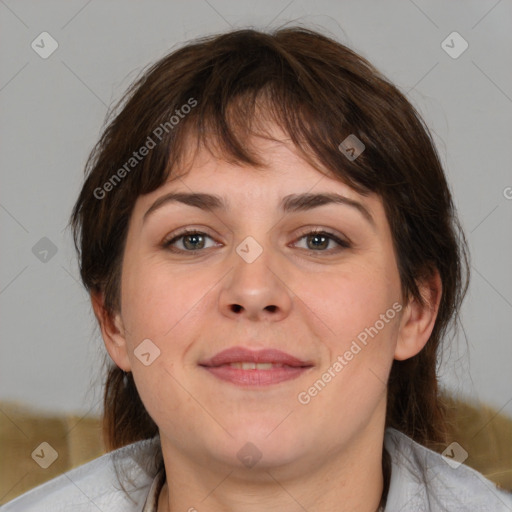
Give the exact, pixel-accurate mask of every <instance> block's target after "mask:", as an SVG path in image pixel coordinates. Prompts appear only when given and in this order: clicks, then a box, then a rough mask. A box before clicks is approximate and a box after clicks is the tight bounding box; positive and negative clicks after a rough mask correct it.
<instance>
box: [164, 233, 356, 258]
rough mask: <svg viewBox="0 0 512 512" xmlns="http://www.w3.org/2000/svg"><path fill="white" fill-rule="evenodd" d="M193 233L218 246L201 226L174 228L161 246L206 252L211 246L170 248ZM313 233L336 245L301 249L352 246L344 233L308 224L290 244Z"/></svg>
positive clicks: (327, 253)
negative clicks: (193, 248)
mask: <svg viewBox="0 0 512 512" xmlns="http://www.w3.org/2000/svg"><path fill="white" fill-rule="evenodd" d="M193 234H199V235H203V236H205V237H207V238H210V239H211V240H213V241H214V242H215V243H216V245H217V246H218V245H219V243H218V241H217V240H216V237H215V236H213V235H211V234H209V233H208V230H207V229H205V228H202V227H187V228H183V229H182V230H179V229H178V230H175V231H174V232H172V233H170V234H168V235H166V237H165V238H164V239H163V240H162V242H161V246H162V247H163V248H164V249H167V250H169V251H171V252H173V251H174V252H178V253H182V254H190V255H194V254H197V253H201V252H206V251H207V250H208V249H212V248H213V247H206V248H203V249H196V250H190V251H188V250H183V249H176V248H172V246H171V244H172V243H175V242H177V241H178V240H180V239H182V238H184V237H186V236H187V235H193ZM314 235H325V236H327V238H329V239H330V240H331V241H333V242H335V243H336V244H337V247H335V248H332V249H329V250H314V249H304V248H299V249H301V250H304V251H307V252H310V253H318V254H319V255H332V254H334V253H338V252H340V251H343V250H346V249H350V248H352V247H353V243H352V241H351V240H350V239H349V238H348V237H347V236H345V235H342V234H338V233H335V232H333V231H331V230H330V229H327V228H323V227H320V226H308V227H305V228H302V229H301V232H300V233H299V234H298V235H296V236H295V239H294V241H293V242H292V243H291V244H290V245H295V244H297V242H299V241H300V240H302V239H303V238H305V237H307V236H314Z"/></svg>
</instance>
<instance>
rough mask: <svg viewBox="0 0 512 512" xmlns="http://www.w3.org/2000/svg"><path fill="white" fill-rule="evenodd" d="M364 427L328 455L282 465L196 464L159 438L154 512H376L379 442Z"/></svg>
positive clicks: (380, 435) (380, 479) (380, 439)
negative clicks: (159, 485) (160, 476)
mask: <svg viewBox="0 0 512 512" xmlns="http://www.w3.org/2000/svg"><path fill="white" fill-rule="evenodd" d="M383 437H384V429H383V428H382V429H381V430H380V431H379V432H378V435H376V432H375V430H371V429H370V428H367V429H366V431H365V432H362V433H361V434H360V435H358V436H357V437H356V438H354V439H351V440H350V443H348V444H347V445H346V446H343V447H342V448H340V449H339V450H337V451H335V450H333V451H332V452H331V453H330V454H329V456H328V457H325V456H323V457H322V458H321V460H318V461H315V460H313V459H312V458H311V457H309V458H307V460H306V459H304V460H300V461H294V462H292V463H288V464H285V465H283V466H279V467H277V466H274V467H267V468H260V469H259V470H258V469H257V468H258V466H257V465H256V466H254V467H253V468H252V469H250V470H249V469H240V468H238V467H233V466H228V465H225V464H223V463H220V462H217V461H213V460H212V461H211V463H210V462H208V463H207V464H204V463H202V464H196V463H194V462H193V461H191V460H190V458H189V457H186V456H185V454H184V453H183V452H180V451H179V450H175V449H174V446H172V444H171V443H169V441H168V440H167V439H165V438H161V441H162V450H163V454H164V463H165V468H166V475H167V478H166V483H165V484H164V487H163V489H162V492H161V494H160V498H159V504H158V512H177V511H189V512H219V511H222V512H235V511H236V512H261V510H262V509H268V510H279V511H280V512H296V511H297V510H307V511H308V512H333V511H336V512H338V511H339V512H349V511H350V512H352V511H353V512H355V511H357V512H376V511H377V510H378V509H379V504H380V500H381V496H382V491H383V475H382V446H383Z"/></svg>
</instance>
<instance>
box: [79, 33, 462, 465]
mask: <svg viewBox="0 0 512 512" xmlns="http://www.w3.org/2000/svg"><path fill="white" fill-rule="evenodd" d="M187 104H188V105H189V106H191V108H189V109H184V108H183V110H182V106H183V105H187ZM192 105H193V108H192ZM260 107H261V108H260ZM180 112H181V113H182V114H183V113H184V112H188V113H186V115H179V114H180ZM112 114H113V115H112V117H113V119H112V120H111V121H110V123H109V124H108V126H107V127H106V129H105V131H104V133H103V135H102V137H101V139H100V141H99V142H98V144H97V145H96V147H95V148H94V150H93V152H92V153H91V155H90V157H89V160H88V162H87V166H86V180H85V184H84V186H83V188H82V191H81V193H80V196H79V198H78V200H77V203H76V205H75V208H74V211H73V214H72V219H71V222H72V227H73V230H74V237H75V245H76V247H77V251H78V253H79V259H80V270H81V276H82V280H83V282H84V285H85V287H86V288H87V289H88V290H89V291H90V292H98V291H102V292H104V294H105V308H106V310H107V311H108V312H109V313H112V312H115V311H116V310H117V309H118V308H119V283H120V272H121V262H122V256H123V250H124V242H125V239H126V235H127V228H128V221H129V218H130V215H131V212H132V209H133V206H134V203H135V201H136V199H137V197H138V196H140V195H142V194H145V193H149V192H151V191H153V190H155V189H157V188H158V187H159V186H161V185H162V184H164V182H165V181H166V180H167V179H168V178H169V176H170V175H171V171H172V170H173V169H175V168H177V167H179V164H180V161H181V159H182V157H183V154H184V148H185V146H186V143H188V144H190V142H191V140H193V137H195V140H196V142H197V147H199V144H200V143H202V144H204V145H205V146H206V147H208V148H209V149H211V150H212V151H213V149H219V150H220V154H222V155H224V156H228V157H229V158H231V160H232V161H233V160H234V161H236V162H239V163H241V164H248V165H251V166H258V165H260V163H261V162H260V161H259V160H258V157H257V155H256V154H253V152H251V151H250V147H249V145H248V136H250V134H251V133H253V130H254V126H255V125H256V123H259V122H260V120H261V116H264V117H265V118H266V119H268V120H272V121H274V122H276V123H277V124H278V125H279V126H280V127H281V128H282V129H283V130H284V132H285V133H287V134H288V135H289V136H290V138H291V139H292V141H293V143H294V144H295V146H296V147H297V148H298V149H299V150H300V151H301V152H302V154H303V156H304V158H305V159H307V160H308V161H309V162H310V163H311V164H312V165H314V166H315V168H317V169H318V170H319V171H320V172H325V169H327V170H328V171H330V172H332V173H333V174H334V175H335V176H336V177H338V178H339V179H340V180H341V181H343V182H345V183H347V184H348V185H349V186H351V187H352V188H354V189H355V190H357V191H358V192H360V193H362V194H367V193H369V192H374V193H376V194H378V195H379V196H380V197H381V198H382V200H383V204H384V207H385V211H386V215H387V219H388V221H389V224H390V227H391V233H392V236H393V241H394V249H395V253H396V257H397V262H398V269H399V273H400V279H401V285H402V291H403V296H404V298H405V299H407V298H409V297H414V298H416V299H417V300H419V301H421V302H423V299H422V297H421V295H420V293H419V290H418V286H417V283H418V280H419V279H421V278H423V277H425V276H426V275H428V274H429V273H431V272H432V271H433V270H434V269H437V270H438V271H439V274H440V277H441V281H442V286H443V293H442V298H441V303H440V307H439V312H438V315H437V320H436V323H435V326H434V330H433V332H432V335H431V337H430V339H429V341H428V343H427V344H426V346H425V347H424V349H423V350H422V351H421V352H420V353H419V354H418V355H416V356H415V357H413V358H411V359H408V360H406V361H394V362H393V366H392V369H391V375H390V378H389V385H388V406H387V418H386V425H387V426H392V427H395V428H397V429H398V430H400V431H402V432H404V433H405V434H407V435H409V436H410V437H412V438H413V439H415V440H416V441H418V442H420V443H422V444H425V445H427V446H433V445H434V444H435V443H436V442H440V441H442V440H443V439H444V437H443V435H444V421H443V408H442V404H441V401H440V397H439V390H438V384H437V376H436V370H437V368H436V364H437V353H438V346H439V343H440V341H441V339H442V338H443V337H444V336H445V335H446V334H447V331H448V328H449V327H450V325H452V324H453V323H454V320H455V319H456V318H457V315H458V312H459V308H460V305H461V302H462V299H463V297H464V294H465V292H466V289H467V279H464V277H465V276H467V275H469V265H468V256H467V249H466V241H465V239H464V235H463V233H462V229H461V228H460V225H459V222H458V220H457V218H456V215H455V209H454V205H453V202H452V198H451V195H450V191H449V188H448V185H447V182H446V178H445V175H444V172H443V169H442V166H441V163H440V160H439V157H438V155H437V151H436V149H435V145H434V143H433V141H432V138H431V135H430V133H429V131H428V129H427V127H426V126H425V125H424V123H423V121H422V119H421V117H420V116H419V114H418V113H417V112H416V110H415V109H414V107H413V106H412V105H411V104H410V103H409V102H408V100H407V99H406V98H405V96H404V95H403V94H402V93H400V92H399V90H398V89H397V88H396V87H395V86H393V85H392V84H391V83H390V82H389V81H388V80H387V79H386V78H384V77H383V76H382V75H381V74H380V73H379V72H378V71H377V70H376V69H375V68H374V67H373V66H372V65H371V64H370V63H369V62H367V61H366V60H365V59H364V58H362V57H361V56H359V55H357V54H356V53H355V52H353V51H352V50H350V49H349V48H347V47H346V46H343V45H342V44H340V43H338V42H336V41H334V40H333V39H330V38H328V37H325V36H323V35H320V34H319V33H317V32H314V31H311V30H308V29H305V28H298V27H295V28H284V29H280V30H277V31H275V32H272V33H264V32H260V31H255V30H249V29H248V30H237V31H233V32H229V33H225V34H221V35H216V36H211V37H207V38H202V39H199V40H196V41H193V42H192V43H189V44H187V45H186V46H184V47H183V48H181V49H179V50H177V51H174V52H173V53H171V54H169V55H167V56H166V57H164V58H163V59H161V60H159V61H158V62H157V63H156V64H154V65H153V66H151V67H150V68H149V69H148V70H147V71H146V72H144V73H143V74H142V76H141V77H140V78H139V79H138V80H137V81H136V82H135V83H134V84H133V85H132V86H131V88H130V89H129V91H128V92H127V94H126V95H125V97H124V98H123V100H121V102H120V103H119V104H118V105H117V107H116V108H115V109H114V111H113V112H112ZM114 114H115V115H114ZM172 116H174V117H175V118H177V117H179V121H178V122H177V123H176V122H174V121H175V120H174V121H172V122H171V119H172ZM165 123H167V124H165ZM171 125H172V126H171ZM157 127H160V130H159V131H156V129H157ZM162 127H165V129H162ZM164 132H165V133H164ZM155 133H158V134H159V136H158V137H157V136H156V135H155ZM350 134H355V135H356V136H357V138H358V139H360V140H361V141H362V142H363V143H364V145H365V150H364V152H363V153H362V154H361V155H360V156H359V157H358V158H356V159H355V160H351V159H348V158H346V156H345V155H344V154H343V153H342V152H341V151H340V149H339V148H338V146H339V144H340V142H342V141H343V140H344V139H345V138H346V137H347V136H348V135H350ZM148 137H150V138H151V139H152V140H153V139H155V140H154V141H153V142H156V139H158V143H157V144H156V145H155V147H154V148H152V149H151V150H150V151H149V153H148V154H147V156H145V157H144V158H141V159H140V161H139V160H137V162H135V161H131V160H130V159H131V158H132V157H133V154H134V152H136V151H137V150H138V149H139V148H141V147H143V146H144V145H148V144H149V143H148V140H149V139H148ZM188 147H190V146H188ZM129 161H130V162H131V163H133V164H134V165H133V166H132V167H133V168H131V169H128V168H127V166H126V162H129ZM123 166H124V167H123ZM130 166H131V164H130ZM121 168H123V169H125V171H126V172H124V173H122V172H121V173H120V172H119V171H120V169H121ZM116 173H117V176H118V177H119V176H120V174H122V175H123V177H122V180H119V182H118V181H117V180H115V181H113V177H114V175H115V174H116ZM109 180H110V183H111V186H108V187H106V186H105V184H106V183H107V182H109ZM107 189H108V191H107ZM405 299H404V300H405ZM104 431H105V434H106V440H107V445H108V447H109V448H116V447H120V446H122V445H125V444H127V443H130V442H134V441H137V440H140V439H144V438H148V437H152V436H154V435H155V434H157V427H156V425H155V423H154V422H153V420H152V419H151V418H150V416H149V415H148V413H147V412H146V410H145V408H144V405H143V404H142V402H141V400H140V398H139V395H138V393H137V390H136V387H135V384H134V382H133V380H132V378H131V375H128V376H123V372H122V371H121V370H120V369H119V368H117V367H115V366H112V367H111V368H110V369H109V373H108V377H107V381H106V388H105V398H104ZM388 462H389V461H388Z"/></svg>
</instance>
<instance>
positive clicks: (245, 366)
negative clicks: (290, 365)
mask: <svg viewBox="0 0 512 512" xmlns="http://www.w3.org/2000/svg"><path fill="white" fill-rule="evenodd" d="M229 366H231V368H238V369H239V370H272V368H281V367H282V366H283V365H282V364H273V363H249V362H247V363H229Z"/></svg>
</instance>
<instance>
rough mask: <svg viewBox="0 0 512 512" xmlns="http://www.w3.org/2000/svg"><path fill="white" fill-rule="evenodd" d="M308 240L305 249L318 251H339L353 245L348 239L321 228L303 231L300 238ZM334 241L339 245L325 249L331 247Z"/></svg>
mask: <svg viewBox="0 0 512 512" xmlns="http://www.w3.org/2000/svg"><path fill="white" fill-rule="evenodd" d="M302 239H305V240H306V247H303V249H306V250H313V251H316V252H328V253H331V252H337V251H339V250H342V249H348V248H350V247H351V245H350V243H349V242H348V241H347V240H342V239H341V238H339V237H338V236H336V235H335V234H334V233H329V232H328V231H325V230H321V229H314V230H311V231H307V232H306V233H303V234H302V235H301V236H300V238H299V239H298V240H302ZM331 243H334V244H336V245H337V247H334V248H331V249H329V250H325V249H328V248H329V244H331Z"/></svg>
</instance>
